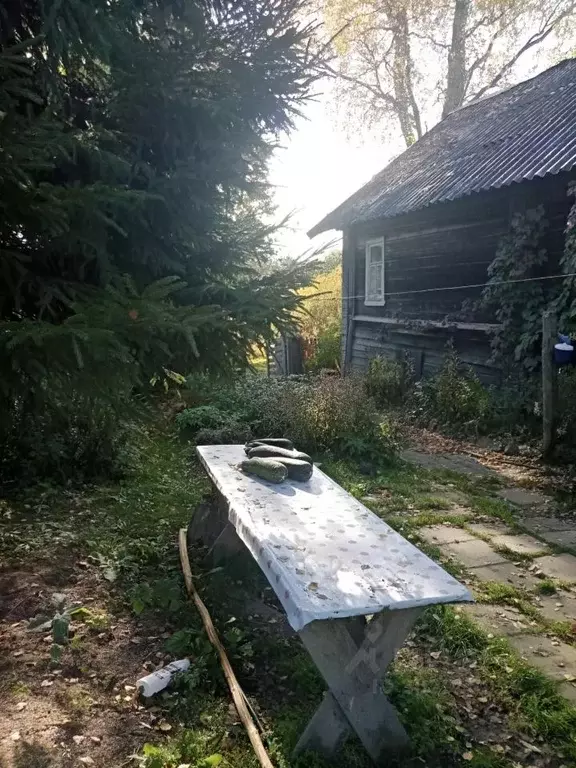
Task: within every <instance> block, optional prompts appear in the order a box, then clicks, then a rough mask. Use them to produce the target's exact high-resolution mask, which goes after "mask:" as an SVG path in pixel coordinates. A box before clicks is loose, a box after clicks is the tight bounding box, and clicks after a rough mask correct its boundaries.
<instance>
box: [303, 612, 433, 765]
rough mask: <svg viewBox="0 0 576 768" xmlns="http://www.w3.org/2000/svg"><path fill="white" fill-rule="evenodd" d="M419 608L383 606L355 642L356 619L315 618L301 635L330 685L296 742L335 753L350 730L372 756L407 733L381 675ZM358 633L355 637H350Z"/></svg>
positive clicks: (395, 744)
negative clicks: (386, 691) (359, 638)
mask: <svg viewBox="0 0 576 768" xmlns="http://www.w3.org/2000/svg"><path fill="white" fill-rule="evenodd" d="M420 611H421V609H412V610H407V611H385V612H383V613H381V614H379V615H378V616H375V617H374V618H373V620H372V621H371V622H370V623H369V624H368V625H367V628H366V631H365V635H364V641H363V642H362V643H361V644H359V643H358V631H357V630H358V624H357V621H355V622H354V623H352V624H351V623H350V620H348V619H336V620H333V621H315V622H312V623H311V624H309V625H307V626H306V627H305V628H304V629H303V630H302V631H301V632H300V637H301V638H302V641H303V643H304V645H305V647H306V649H307V650H308V652H309V653H310V655H311V657H312V659H313V660H314V663H315V664H316V666H317V667H318V669H319V671H320V672H321V674H322V676H323V677H324V679H325V680H326V683H327V684H328V688H329V691H328V693H327V694H326V696H325V698H324V701H323V702H322V704H321V705H320V707H319V708H318V710H317V711H316V713H315V714H314V716H313V718H312V720H311V721H310V723H309V724H308V727H307V728H306V730H305V731H304V733H303V735H302V737H301V739H300V741H299V742H298V744H297V746H296V752H297V753H298V752H303V751H304V750H306V749H315V750H319V751H321V752H324V753H325V754H328V755H330V754H333V753H334V752H335V751H336V750H337V749H338V748H339V747H340V746H341V745H342V744H343V742H344V741H345V739H346V736H347V734H348V733H349V732H350V730H351V729H352V730H354V731H355V732H356V733H357V735H358V737H359V738H360V740H361V741H362V743H363V744H364V747H365V748H366V750H367V752H368V753H369V754H370V756H371V757H372V759H373V760H374V761H375V762H378V761H379V760H380V759H381V757H382V756H383V755H384V754H386V753H387V752H389V751H390V750H393V749H401V748H402V747H405V746H406V745H407V743H408V737H407V735H406V732H405V730H404V727H403V726H402V724H401V722H400V720H399V718H398V715H397V714H396V711H395V710H394V707H393V706H392V705H391V704H390V702H389V701H388V700H387V698H386V697H385V695H384V693H383V691H382V688H381V685H380V681H381V680H382V678H383V677H384V674H385V672H386V669H387V667H388V666H389V664H390V662H391V661H392V660H393V659H394V657H395V655H396V652H397V651H398V650H399V648H400V647H401V646H402V644H403V643H404V640H405V639H406V636H407V635H408V633H409V632H410V629H411V628H412V626H413V624H414V622H415V621H416V618H417V616H418V615H419V614H420ZM354 636H356V638H357V639H356V640H355V639H354Z"/></svg>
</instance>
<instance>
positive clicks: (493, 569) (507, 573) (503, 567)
mask: <svg viewBox="0 0 576 768" xmlns="http://www.w3.org/2000/svg"><path fill="white" fill-rule="evenodd" d="M472 573H473V574H474V576H476V578H478V579H480V581H499V582H501V583H502V584H511V585H512V586H513V587H517V588H518V589H527V590H532V589H534V587H536V586H537V585H538V584H539V582H540V579H537V578H536V576H533V575H532V574H531V573H529V572H528V571H526V570H524V569H523V568H521V567H518V566H515V565H514V563H511V562H510V560H506V562H504V563H497V564H496V565H485V566H482V567H480V568H474V569H473V570H472Z"/></svg>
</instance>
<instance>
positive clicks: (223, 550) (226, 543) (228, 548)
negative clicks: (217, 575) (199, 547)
mask: <svg viewBox="0 0 576 768" xmlns="http://www.w3.org/2000/svg"><path fill="white" fill-rule="evenodd" d="M243 551H245V547H244V542H243V541H242V540H241V539H240V537H239V536H238V534H237V533H236V529H235V528H234V526H233V525H232V523H227V525H226V526H225V528H224V530H223V531H222V533H221V534H220V536H218V538H217V539H216V541H215V542H214V545H213V546H212V549H211V550H210V552H209V553H208V555H207V557H208V558H209V559H210V561H211V562H212V563H213V565H220V563H223V562H225V561H226V560H229V559H230V558H231V557H234V555H237V554H239V553H240V552H243Z"/></svg>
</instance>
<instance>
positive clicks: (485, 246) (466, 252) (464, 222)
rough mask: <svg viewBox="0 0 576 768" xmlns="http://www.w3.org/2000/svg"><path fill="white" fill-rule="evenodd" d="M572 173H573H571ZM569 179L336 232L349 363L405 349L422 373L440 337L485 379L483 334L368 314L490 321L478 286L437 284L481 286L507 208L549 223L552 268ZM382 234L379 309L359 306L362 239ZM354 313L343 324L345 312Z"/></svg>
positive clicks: (435, 361)
mask: <svg viewBox="0 0 576 768" xmlns="http://www.w3.org/2000/svg"><path fill="white" fill-rule="evenodd" d="M574 177H576V174H574ZM572 178H573V176H572V175H571V174H566V173H563V174H558V175H556V176H549V177H546V178H545V179H536V180H533V181H530V182H523V183H522V184H512V185H510V186H507V187H503V188H501V189H497V190H492V191H489V192H483V193H477V194H472V195H469V196H467V197H466V198H463V199H461V200H458V201H454V202H446V203H438V204H436V205H434V206H431V207H429V208H426V209H423V210H421V211H417V212H415V213H411V214H406V215H402V216H396V217H394V218H392V219H380V220H375V221H371V222H368V223H364V224H362V225H358V226H356V227H354V228H351V229H349V230H347V231H346V232H345V237H344V247H343V253H344V258H343V266H344V269H343V295H344V297H346V296H348V297H354V298H350V299H348V300H346V299H345V300H344V312H343V316H344V333H343V336H344V345H345V354H346V353H347V355H348V359H347V360H345V363H347V364H348V366H352V367H353V368H360V369H361V368H365V367H366V365H367V364H368V361H369V359H370V357H373V356H375V355H377V354H384V355H389V356H391V355H398V354H403V353H404V352H408V353H409V354H411V355H412V356H413V357H414V358H415V362H416V367H417V369H419V370H421V372H422V374H423V375H428V374H430V373H433V372H434V371H435V370H437V369H438V368H439V367H440V366H441V365H442V359H443V352H444V349H445V346H446V343H447V341H448V340H449V339H453V341H454V344H455V346H456V348H457V350H458V352H459V354H460V356H461V358H462V359H463V360H464V361H465V362H469V363H470V365H472V366H473V367H474V369H475V370H476V372H477V373H478V375H479V376H480V377H481V378H482V379H483V380H485V381H487V382H493V381H496V380H497V379H498V378H499V372H498V370H497V369H495V368H494V366H492V365H491V364H490V362H489V358H490V343H489V336H488V335H487V334H486V333H483V332H480V331H477V330H471V329H469V328H467V329H465V330H456V329H453V328H451V329H450V330H447V329H438V328H436V329H426V330H422V329H416V330H415V329H414V328H412V329H410V328H402V327H400V326H394V325H390V324H387V325H384V324H382V323H378V322H370V321H369V320H368V318H373V319H374V320H377V318H390V319H392V318H395V319H397V320H400V321H410V320H422V321H435V322H437V323H438V322H442V321H445V320H446V318H449V319H450V320H454V321H456V320H457V321H460V322H462V321H464V322H466V323H472V324H474V323H494V322H496V321H495V318H494V317H491V316H489V315H487V314H486V312H484V313H479V312H478V311H476V312H474V311H472V310H471V309H468V310H467V311H463V310H462V305H463V302H465V301H467V302H468V303H469V304H470V305H473V303H474V301H475V300H476V299H477V298H478V297H479V296H480V293H481V290H482V289H481V288H462V289H458V290H441V289H444V288H449V287H455V286H463V285H466V286H468V285H470V284H476V283H479V284H483V283H485V282H486V280H487V268H488V266H489V265H490V263H491V262H492V260H493V259H494V255H495V253H496V248H497V247H498V243H499V241H500V239H501V238H502V236H503V235H505V234H506V233H507V232H508V230H509V223H510V219H511V216H512V214H513V213H514V212H522V211H524V210H526V209H528V208H533V207H535V206H536V205H539V204H542V205H544V207H545V210H546V215H547V219H548V222H549V231H548V235H547V238H546V242H545V244H544V245H545V247H546V249H547V251H548V255H549V259H548V264H547V271H548V274H550V273H552V274H554V273H555V272H556V271H557V269H558V262H559V257H560V255H561V253H562V249H563V244H564V229H565V226H566V218H567V215H568V211H569V208H570V204H571V200H570V199H569V198H568V196H567V189H568V186H569V183H570V182H571V180H572ZM380 236H384V237H385V268H386V276H385V290H386V294H387V296H386V305H385V306H384V307H370V306H366V305H365V304H364V298H363V297H364V290H365V287H364V283H365V257H364V253H365V250H364V245H365V243H366V240H369V239H372V238H375V237H380ZM430 288H435V289H440V290H435V291H430V292H426V293H412V294H407V295H394V294H395V293H397V292H398V293H399V292H402V291H419V290H422V289H430ZM359 317H362V318H364V319H363V320H358V319H355V320H352V319H351V318H359Z"/></svg>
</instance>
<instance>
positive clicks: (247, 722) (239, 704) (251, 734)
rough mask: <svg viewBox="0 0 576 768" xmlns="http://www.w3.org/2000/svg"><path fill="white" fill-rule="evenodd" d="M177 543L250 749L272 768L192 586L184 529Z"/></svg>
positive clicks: (190, 587) (186, 579)
mask: <svg viewBox="0 0 576 768" xmlns="http://www.w3.org/2000/svg"><path fill="white" fill-rule="evenodd" d="M178 542H179V548H180V562H181V563H182V572H183V573H184V582H185V584H186V589H187V590H188V594H189V595H190V597H191V598H192V600H193V601H194V603H195V604H196V608H198V612H199V613H200V617H201V618H202V622H203V624H204V627H205V629H206V634H207V635H208V639H209V640H210V642H211V643H212V645H213V646H214V648H216V651H217V653H218V656H219V657H220V663H221V664H222V670H223V672H224V676H225V678H226V682H227V683H228V687H229V688H230V693H231V694H232V700H233V701H234V705H235V707H236V710H237V711H238V715H239V717H240V720H241V721H242V724H243V725H244V728H246V732H247V734H248V738H249V739H250V742H251V744H252V748H253V749H254V752H255V753H256V757H257V758H258V760H259V762H260V765H261V766H262V768H274V766H273V764H272V761H271V760H270V758H269V757H268V753H267V752H266V748H265V747H264V744H263V743H262V739H261V738H260V734H259V733H258V729H257V728H256V726H255V725H254V721H253V720H252V718H251V717H250V712H249V711H248V707H247V706H246V697H245V695H244V691H243V690H242V688H241V687H240V683H239V682H238V680H237V679H236V675H235V674H234V670H233V669H232V665H231V664H230V661H229V659H228V656H227V655H226V651H225V650H224V646H223V645H222V643H221V642H220V638H219V637H218V633H217V632H216V627H215V626H214V624H213V623H212V619H211V617H210V614H209V613H208V609H207V608H206V606H205V605H204V603H203V602H202V599H201V597H200V595H199V594H198V592H197V591H196V587H195V586H194V581H193V579H192V569H191V568H190V559H189V557H188V546H187V541H186V528H181V529H180V535H179V537H178Z"/></svg>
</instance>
